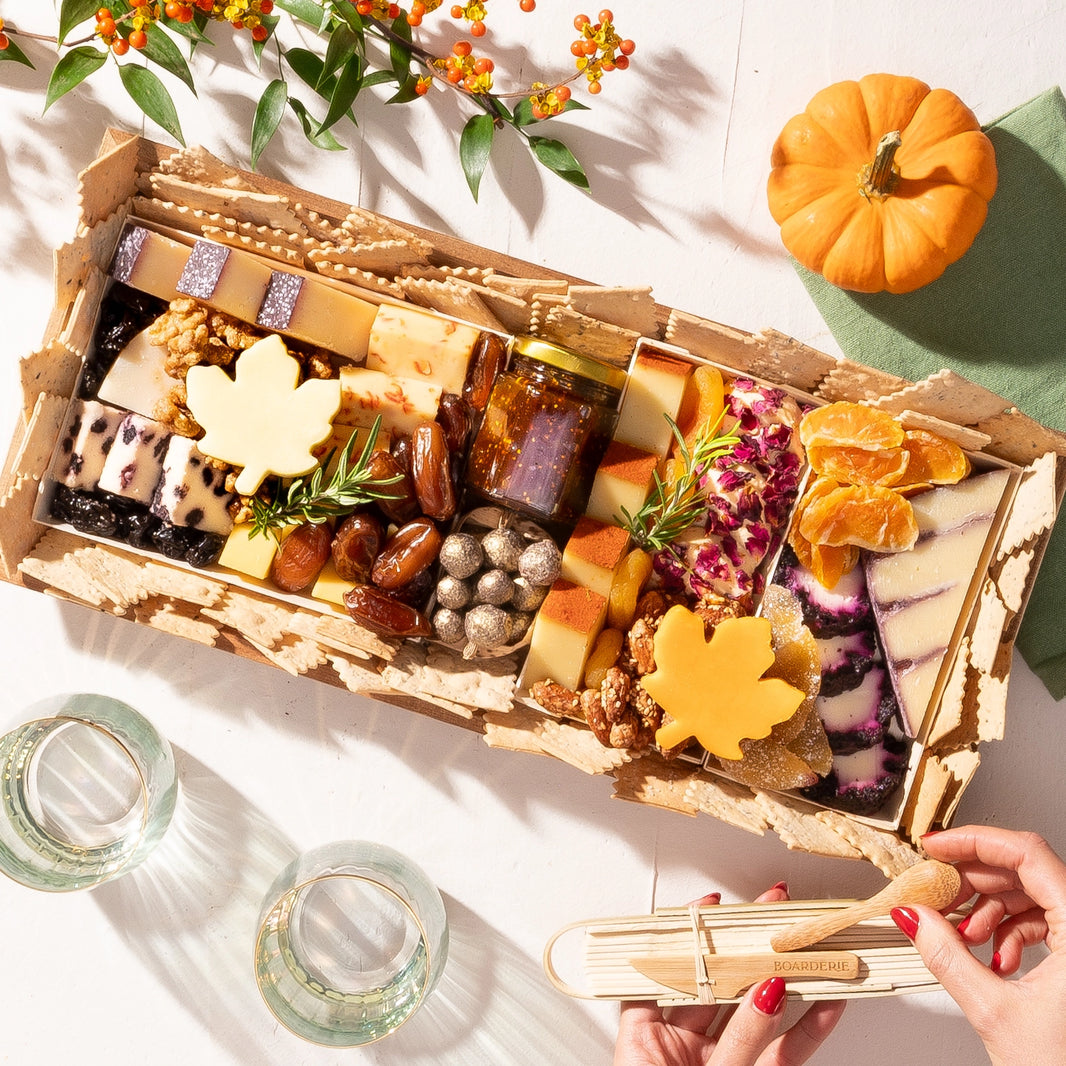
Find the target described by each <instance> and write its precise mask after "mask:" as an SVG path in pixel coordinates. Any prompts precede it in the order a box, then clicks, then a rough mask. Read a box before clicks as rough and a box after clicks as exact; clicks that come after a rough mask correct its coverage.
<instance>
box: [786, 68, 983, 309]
mask: <svg viewBox="0 0 1066 1066" xmlns="http://www.w3.org/2000/svg"><path fill="white" fill-rule="evenodd" d="M771 164H772V168H773V169H772V170H771V173H770V179H769V183H768V186H767V194H768V197H769V202H770V213H771V214H772V215H773V217H774V220H775V221H776V222H777V223H778V224H779V225H780V227H781V239H782V240H783V241H784V244H785V247H786V248H787V249H788V250H789V251H790V252H791V253H792V255H793V256H795V258H796V259H797V260H799V262H800V263H802V264H803V265H804V266H805V267H807V268H808V269H809V270H814V271H816V272H817V273H819V274H822V275H823V276H824V277H825V278H826V280H827V281H830V282H832V284H834V285H838V286H840V287H841V288H845V289H853V290H855V291H857V292H880V291H882V290H884V289H887V290H888V291H889V292H894V293H900V292H911V291H912V290H914V289H917V288H919V287H920V286H922V285H926V284H928V283H929V282H930V281H934V280H935V279H936V278H938V277H940V275H941V274H942V273H943V272H944V270H945V269H946V268H947V267H948V266H949V265H950V264H951V263H954V262H955V260H957V259H958V258H960V257H961V256H962V254H963V253H964V252H965V251H966V250H967V249H968V248H969V247H970V245H971V244H972V243H973V240H974V238H975V237H976V236H977V232H978V230H980V228H981V226H982V225H983V223H984V220H985V215H986V214H987V212H988V201H989V200H991V198H992V194H993V193H994V192H995V191H996V180H997V172H996V158H995V152H994V150H993V148H992V142H991V141H990V140H989V139H988V138H987V137H986V136H985V135H984V134H983V133H982V132H981V129H980V126H979V125H978V122H977V119H976V118H975V117H974V114H973V112H972V111H971V110H970V109H969V108H968V107H967V106H966V105H965V104H964V103H963V102H962V101H961V100H960V99H959V98H958V97H957V96H955V94H954V93H951V92H948V90H946V89H930V88H929V86H928V85H926V84H925V83H924V82H921V81H919V80H918V79H917V78H908V77H900V76H896V75H892V74H870V75H867V76H866V77H865V78H862V79H861V80H860V81H857V82H856V81H844V82H838V83H837V84H836V85H830V86H829V87H828V88H827V89H823V90H822V91H821V92H820V93H818V94H817V95H816V96H815V97H814V99H812V100H811V102H810V103H809V104H808V105H807V109H806V111H804V112H803V113H802V114H801V115H796V116H795V117H794V118H792V119H790V120H789V121H788V123H787V124H786V126H785V128H784V129H783V130H782V131H781V135H780V136H779V137H778V138H777V142H776V143H775V144H774V149H773V155H772V157H771Z"/></svg>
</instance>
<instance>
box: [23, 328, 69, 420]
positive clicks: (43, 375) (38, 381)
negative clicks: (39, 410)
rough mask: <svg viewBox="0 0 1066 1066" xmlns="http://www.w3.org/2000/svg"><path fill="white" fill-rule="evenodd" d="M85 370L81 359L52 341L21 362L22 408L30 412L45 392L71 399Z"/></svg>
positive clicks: (64, 346) (63, 346)
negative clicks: (79, 376)
mask: <svg viewBox="0 0 1066 1066" xmlns="http://www.w3.org/2000/svg"><path fill="white" fill-rule="evenodd" d="M80 370H81V356H80V355H79V354H78V353H77V352H75V351H73V350H72V349H70V348H68V347H67V345H65V344H61V343H60V342H59V341H52V342H51V343H50V344H48V345H47V346H46V347H44V348H40V349H38V350H37V351H35V352H33V353H32V354H31V355H27V356H24V357H23V358H22V359H20V360H19V383H20V385H21V387H22V409H23V410H24V411H30V410H32V409H33V407H34V405H35V404H36V402H37V397H38V396H39V395H40V394H41V393H42V392H46V393H53V394H55V395H56V396H70V395H71V394H72V393H73V392H74V384H75V382H76V381H77V380H78V373H79V372H80Z"/></svg>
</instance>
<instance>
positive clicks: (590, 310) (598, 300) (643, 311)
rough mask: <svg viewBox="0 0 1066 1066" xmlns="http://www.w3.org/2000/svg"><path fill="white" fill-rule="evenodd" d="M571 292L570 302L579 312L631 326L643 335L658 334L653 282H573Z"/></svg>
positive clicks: (590, 316) (617, 324) (626, 326)
mask: <svg viewBox="0 0 1066 1066" xmlns="http://www.w3.org/2000/svg"><path fill="white" fill-rule="evenodd" d="M568 292H569V296H570V306H571V307H572V308H573V309H574V310H575V311H577V312H578V313H579V314H582V315H587V316H588V317H589V318H595V319H598V320H599V321H600V322H610V323H611V324H612V325H614V326H620V327H621V328H622V329H628V330H632V331H633V332H634V333H636V334H638V335H639V336H642V337H658V335H659V322H658V319H657V318H656V317H655V300H654V299H653V298H652V295H651V286H650V285H649V286H640V287H614V288H612V287H607V286H602V285H571V286H570V287H569V289H568Z"/></svg>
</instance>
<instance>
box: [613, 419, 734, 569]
mask: <svg viewBox="0 0 1066 1066" xmlns="http://www.w3.org/2000/svg"><path fill="white" fill-rule="evenodd" d="M663 417H664V418H665V419H666V420H667V422H669V423H670V429H671V431H672V432H673V434H674V439H675V440H676V441H677V451H678V455H679V456H680V458H681V464H682V469H681V475H680V476H679V477H678V478H677V479H676V480H674V481H673V483H672V484H670V485H667V484H666V483H665V482H664V481H663V480H662V478H661V477H660V476H659V472H658V471H656V472H655V475H654V479H653V482H652V490H651V493H650V494H649V496H648V499H647V501H646V502H645V504H644V506H643V507H641V509H640V510H639V511H637V513H636V514H635V515H634V514H630V513H629V511H627V510H626V508H624V507H623V508H622V523H621V524H622V525H623V526H625V527H626V529H628V530H629V533H630V535H631V536H632V537H633V540H634V542H635V543H636V544H637V546H638V547H641V548H643V549H644V550H645V551H660V550H662V549H663V548H666V547H667V546H668V545H670V544H671V543H672V542H673V541H675V540H676V539H677V538H678V537H679V536H681V534H682V533H684V531H685V530H686V529H688V527H689V526H690V525H692V523H693V522H695V521H696V520H697V519H698V518H699V517H700V515H701V514H702V513H703V511H704V509H705V507H706V505H707V504H706V496H705V494H704V493H703V492H702V491H701V490H700V485H699V482H700V478H701V477H702V476H703V472H704V469H705V467H706V466H707V465H708V464H709V463H711V462H713V461H714V460H715V459H717V458H718V457H719V456H720V455H725V454H727V453H728V452H730V451H731V450H732V449H733V448H734V447H736V445H737V444H739V443H740V437H739V436H737V434H736V432H735V430H730V431H729V432H728V433H719V430H720V429H721V426H722V420H723V419H724V418H725V411H723V412H722V413H721V414H720V415H719V416H718V418H717V419H716V420H715V421H714V423H713V424H711V425H708V426H706V427H705V428H703V429H701V430H700V432H699V433H698V434H697V436H696V439H695V440H694V441H693V442H692V448H691V449H690V448H689V446H688V445H687V444H686V443H685V438H684V436H683V435H682V433H681V430H679V429H678V428H677V423H676V422H675V421H674V420H673V419H672V418H671V417H670V416H669V415H664V416H663Z"/></svg>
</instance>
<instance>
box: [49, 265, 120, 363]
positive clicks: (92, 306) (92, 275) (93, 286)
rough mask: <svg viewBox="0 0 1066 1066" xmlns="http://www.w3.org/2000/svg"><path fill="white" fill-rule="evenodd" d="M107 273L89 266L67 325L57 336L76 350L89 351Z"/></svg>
mask: <svg viewBox="0 0 1066 1066" xmlns="http://www.w3.org/2000/svg"><path fill="white" fill-rule="evenodd" d="M107 283H108V278H107V275H106V274H105V273H104V272H103V271H102V270H100V269H99V268H98V267H96V266H92V265H90V266H89V269H88V271H87V272H86V274H85V280H84V283H83V285H82V288H80V289H79V290H78V294H77V296H76V297H75V298H74V304H73V306H72V307H71V310H70V315H69V317H68V318H67V322H66V325H65V326H64V327H63V329H62V330H61V331H60V333H59V335H58V337H57V338H56V339H57V340H58V341H59V343H60V344H65V345H66V346H67V347H68V348H71V349H73V350H74V351H75V352H79V353H81V354H83V355H84V354H85V353H86V352H88V350H89V347H90V345H91V344H92V339H93V330H94V329H95V328H96V311H97V308H98V307H99V306H100V300H101V299H102V298H103V295H104V290H105V289H106V288H107Z"/></svg>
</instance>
